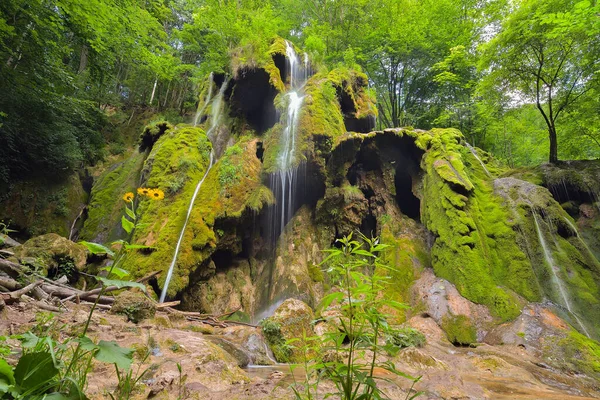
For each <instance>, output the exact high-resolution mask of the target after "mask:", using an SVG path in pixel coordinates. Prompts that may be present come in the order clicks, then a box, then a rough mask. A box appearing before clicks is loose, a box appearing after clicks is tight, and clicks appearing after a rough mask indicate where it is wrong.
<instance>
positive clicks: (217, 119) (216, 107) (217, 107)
mask: <svg viewBox="0 0 600 400" xmlns="http://www.w3.org/2000/svg"><path fill="white" fill-rule="evenodd" d="M212 78H213V76H212V74H211V86H210V88H211V89H210V91H209V96H208V97H207V101H206V104H208V101H209V100H210V92H211V91H212ZM226 87H227V81H225V82H223V84H222V85H221V89H220V90H219V94H218V95H217V96H216V97H215V99H214V100H213V104H212V112H211V117H210V118H211V121H210V123H211V124H210V128H209V129H208V131H207V132H206V136H207V137H208V139H209V140H210V141H211V142H212V143H214V142H215V137H214V136H215V135H214V132H215V130H216V129H217V128H218V126H219V124H220V123H221V117H222V108H223V96H224V94H225V88H226ZM205 106H206V105H205ZM203 108H206V107H203ZM217 156H218V155H217V154H216V153H215V151H214V150H211V152H210V161H209V164H208V168H206V171H205V172H204V176H203V177H202V179H200V181H199V182H198V184H197V185H196V189H195V190H194V194H193V195H192V198H191V200H190V205H189V207H188V210H187V214H186V217H185V222H184V223H183V226H182V228H181V232H179V239H178V240H177V245H176V246H175V253H174V254H173V259H172V260H171V264H170V265H169V270H168V272H167V278H166V279H165V284H164V286H163V290H162V292H161V294H160V299H159V302H160V303H163V302H164V301H165V298H166V296H167V292H168V290H169V284H170V283H171V278H172V277H173V270H174V269H175V265H176V264H177V256H178V255H179V249H180V248H181V243H182V242H183V237H184V235H185V228H186V227H187V224H188V222H189V220H190V215H191V214H192V209H193V208H194V202H195V201H196V197H197V196H198V193H199V192H200V188H201V187H202V184H203V183H204V180H205V179H206V177H207V176H208V173H209V172H210V170H211V169H212V167H213V165H214V164H215V163H216V161H217Z"/></svg>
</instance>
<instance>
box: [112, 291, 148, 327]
mask: <svg viewBox="0 0 600 400" xmlns="http://www.w3.org/2000/svg"><path fill="white" fill-rule="evenodd" d="M111 312H113V313H115V314H121V315H125V316H126V317H127V319H128V320H129V321H131V322H134V323H136V324H137V323H138V322H140V321H142V320H144V319H149V318H153V317H154V314H155V313H156V307H155V305H154V303H153V302H152V300H150V299H149V298H148V297H146V296H145V295H144V294H143V293H140V292H133V291H125V292H122V293H120V294H119V295H117V297H115V302H114V303H113V305H112V308H111Z"/></svg>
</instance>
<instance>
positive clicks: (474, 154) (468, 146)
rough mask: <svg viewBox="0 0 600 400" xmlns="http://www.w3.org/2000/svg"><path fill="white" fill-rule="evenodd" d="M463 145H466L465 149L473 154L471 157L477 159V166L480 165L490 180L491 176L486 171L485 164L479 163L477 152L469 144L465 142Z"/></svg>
mask: <svg viewBox="0 0 600 400" xmlns="http://www.w3.org/2000/svg"><path fill="white" fill-rule="evenodd" d="M465 144H466V145H467V148H468V149H469V151H470V152H471V154H473V156H474V157H475V158H476V159H477V161H479V164H481V167H482V168H483V170H484V171H485V173H486V175H487V176H488V177H490V178H491V177H492V174H490V171H488V169H487V167H486V166H485V164H484V163H483V161H481V158H479V156H478V155H477V150H475V148H474V147H473V146H471V145H470V144H469V143H467V142H465Z"/></svg>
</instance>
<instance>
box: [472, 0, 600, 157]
mask: <svg viewBox="0 0 600 400" xmlns="http://www.w3.org/2000/svg"><path fill="white" fill-rule="evenodd" d="M598 10H599V8H598V6H597V5H596V6H592V4H591V3H590V2H589V1H588V0H583V1H572V0H523V1H521V2H519V3H518V4H517V9H516V10H515V11H514V12H512V13H511V14H509V15H508V17H507V19H506V20H505V21H504V22H503V24H502V27H501V29H500V32H499V33H498V34H497V35H496V36H495V37H494V38H493V39H492V40H491V41H490V42H489V43H488V44H487V45H486V46H485V48H484V52H483V57H482V68H483V69H484V70H486V71H487V72H488V74H487V76H486V78H485V80H486V81H487V83H486V82H484V84H488V85H489V84H490V82H492V83H493V84H492V85H490V86H493V87H495V89H496V90H498V91H503V92H506V93H511V94H512V96H509V100H510V101H513V102H515V101H516V102H518V103H521V104H522V103H527V102H531V103H533V104H535V106H536V107H537V109H538V111H539V113H540V114H541V116H542V117H543V119H544V122H545V123H546V126H547V129H548V138H549V143H550V148H549V161H550V162H557V161H558V136H557V121H558V119H559V118H560V117H561V116H562V115H563V114H564V113H565V112H566V111H568V110H569V108H570V107H571V106H572V105H573V104H574V103H576V102H577V101H578V100H580V99H581V98H582V97H584V96H585V95H586V94H587V93H588V92H589V91H590V90H592V88H593V87H595V86H596V85H598V81H599V78H600V76H599V74H598V69H599V67H600V59H599V58H598V55H599V54H600V53H598V46H599V43H600V37H599V35H598V34H599V32H600V30H599V29H598V24H599V18H598V16H597V14H596V13H597V12H598Z"/></svg>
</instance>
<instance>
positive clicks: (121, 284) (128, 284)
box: [96, 276, 146, 292]
mask: <svg viewBox="0 0 600 400" xmlns="http://www.w3.org/2000/svg"><path fill="white" fill-rule="evenodd" d="M96 279H98V280H99V281H100V282H102V283H103V284H104V286H116V287H117V288H119V289H122V288H126V287H131V288H138V289H140V290H142V291H143V292H145V291H146V286H144V285H142V284H141V283H138V282H131V281H121V280H117V279H107V278H104V277H102V276H97V277H96Z"/></svg>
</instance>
